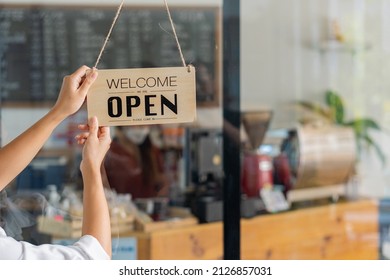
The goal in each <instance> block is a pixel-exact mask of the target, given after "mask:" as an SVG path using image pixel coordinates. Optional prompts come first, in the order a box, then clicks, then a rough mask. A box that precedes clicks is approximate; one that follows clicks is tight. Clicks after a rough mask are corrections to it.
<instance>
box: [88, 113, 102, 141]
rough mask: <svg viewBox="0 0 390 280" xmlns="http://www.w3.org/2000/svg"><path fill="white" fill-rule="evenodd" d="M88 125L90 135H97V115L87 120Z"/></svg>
mask: <svg viewBox="0 0 390 280" xmlns="http://www.w3.org/2000/svg"><path fill="white" fill-rule="evenodd" d="M88 126H89V133H90V134H91V135H94V136H95V137H97V135H98V129H99V124H98V119H97V117H92V118H90V119H89V121H88Z"/></svg>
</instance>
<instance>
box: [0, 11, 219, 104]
mask: <svg viewBox="0 0 390 280" xmlns="http://www.w3.org/2000/svg"><path fill="white" fill-rule="evenodd" d="M116 9H117V8H116V7H106V6H103V7H96V6H94V7H84V6H80V7H79V6H18V5H0V94H1V96H0V97H1V98H2V100H3V102H5V103H7V102H10V103H12V102H13V103H15V102H16V103H18V102H41V101H54V100H56V98H57V96H58V92H59V90H60V87H61V84H62V79H63V77H64V76H65V75H68V74H70V73H72V72H73V71H74V70H76V69H77V68H78V67H80V66H81V65H84V64H85V65H88V66H91V67H92V66H93V65H94V64H95V61H96V59H97V56H98V54H99V51H100V48H101V46H102V44H103V41H104V39H105V36H106V34H107V32H108V30H109V28H110V26H111V23H112V20H113V18H114V16H115V13H116ZM170 10H171V14H172V18H173V21H174V23H175V27H176V31H177V34H178V37H179V41H180V44H181V47H182V50H183V54H184V57H185V59H186V63H187V64H189V63H190V64H193V65H194V66H195V67H196V69H197V104H198V106H216V105H218V99H219V93H218V92H219V90H220V89H219V79H220V71H219V68H220V67H219V66H218V65H219V63H220V61H219V55H218V51H220V49H221V47H220V40H219V34H220V30H219V28H220V22H219V20H220V17H219V12H220V11H219V9H218V8H213V7H196V8H195V7H171V8H170ZM172 66H182V62H181V59H180V56H179V52H178V49H177V45H176V41H175V38H174V37H173V32H172V28H171V26H170V23H169V20H168V16H167V13H166V10H165V8H164V7H163V5H162V7H158V8H157V7H139V6H135V7H126V8H124V9H123V10H122V13H121V15H120V17H119V19H118V21H117V24H116V25H115V27H114V30H113V33H112V36H111V39H110V41H109V43H108V46H107V48H106V50H105V52H104V54H103V56H102V59H101V61H100V63H99V65H98V68H99V69H120V68H141V67H172Z"/></svg>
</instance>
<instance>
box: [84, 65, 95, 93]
mask: <svg viewBox="0 0 390 280" xmlns="http://www.w3.org/2000/svg"><path fill="white" fill-rule="evenodd" d="M97 76H98V72H97V69H96V68H92V70H89V71H87V76H86V78H85V80H84V82H83V84H82V85H81V86H80V87H79V91H82V92H83V93H85V94H86V93H87V92H88V90H89V88H90V87H91V85H92V84H93V82H94V81H95V80H96V78H97Z"/></svg>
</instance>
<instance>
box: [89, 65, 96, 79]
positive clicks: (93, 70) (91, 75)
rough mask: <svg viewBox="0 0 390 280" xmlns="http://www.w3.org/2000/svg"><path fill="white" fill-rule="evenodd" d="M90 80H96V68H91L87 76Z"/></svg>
mask: <svg viewBox="0 0 390 280" xmlns="http://www.w3.org/2000/svg"><path fill="white" fill-rule="evenodd" d="M89 77H90V79H91V80H95V79H96V78H97V70H96V68H93V69H92V71H91V74H90V75H89Z"/></svg>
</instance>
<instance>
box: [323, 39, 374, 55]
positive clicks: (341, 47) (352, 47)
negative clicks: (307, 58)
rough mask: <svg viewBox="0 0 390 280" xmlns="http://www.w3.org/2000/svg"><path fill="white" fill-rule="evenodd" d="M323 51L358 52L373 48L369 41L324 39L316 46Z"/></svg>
mask: <svg viewBox="0 0 390 280" xmlns="http://www.w3.org/2000/svg"><path fill="white" fill-rule="evenodd" d="M315 48H316V49H318V50H319V51H321V52H347V53H357V52H364V51H368V50H370V49H371V45H370V44H369V43H343V42H339V41H335V40H329V41H324V42H322V43H321V44H319V45H318V46H315Z"/></svg>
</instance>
